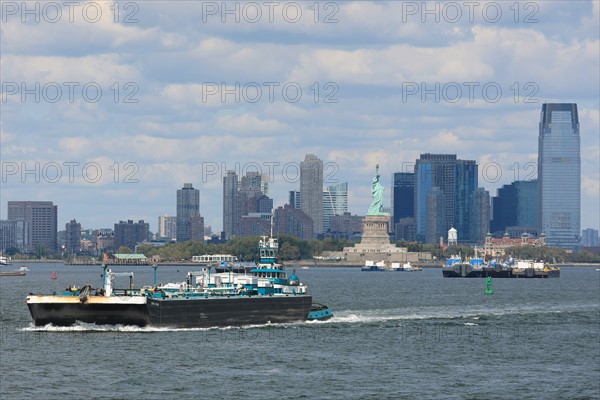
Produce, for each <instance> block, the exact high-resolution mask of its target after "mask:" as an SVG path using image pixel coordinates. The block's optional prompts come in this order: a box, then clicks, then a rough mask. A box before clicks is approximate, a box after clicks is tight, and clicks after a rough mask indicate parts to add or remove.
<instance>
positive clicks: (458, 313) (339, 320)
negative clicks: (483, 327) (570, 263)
mask: <svg viewBox="0 0 600 400" xmlns="http://www.w3.org/2000/svg"><path fill="white" fill-rule="evenodd" d="M597 311H598V307H597V306H595V305H590V306H586V305H582V306H572V307H569V306H564V305H560V306H556V307H552V306H548V307H542V306H539V305H538V306H530V307H513V308H502V309H489V308H470V309H469V308H466V309H465V308H461V309H448V308H444V309H437V308H424V309H412V310H411V309H386V310H378V309H375V310H360V311H353V310H336V311H335V314H334V316H333V318H331V319H329V320H327V321H319V322H318V323H319V324H381V323H386V322H394V321H398V322H401V321H407V322H408V321H423V320H432V321H437V322H440V321H443V320H461V319H466V320H468V321H478V320H486V319H490V320H491V319H496V318H499V317H502V316H505V315H511V316H514V315H517V316H518V315H521V316H526V315H535V314H560V313H569V312H597ZM471 323H473V324H474V322H466V324H471Z"/></svg>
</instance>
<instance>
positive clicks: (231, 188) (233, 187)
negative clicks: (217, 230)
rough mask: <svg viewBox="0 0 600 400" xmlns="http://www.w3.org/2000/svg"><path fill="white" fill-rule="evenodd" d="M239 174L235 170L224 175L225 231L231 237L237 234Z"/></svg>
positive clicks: (228, 237)
mask: <svg viewBox="0 0 600 400" xmlns="http://www.w3.org/2000/svg"><path fill="white" fill-rule="evenodd" d="M237 195H238V176H237V174H236V173H235V171H227V174H226V175H225V176H224V177H223V232H225V237H226V238H227V239H231V238H232V237H235V236H236V234H237V229H238V226H239V221H238V220H239V216H238V199H237V197H238V196H237Z"/></svg>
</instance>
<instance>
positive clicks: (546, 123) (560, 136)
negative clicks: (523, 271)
mask: <svg viewBox="0 0 600 400" xmlns="http://www.w3.org/2000/svg"><path fill="white" fill-rule="evenodd" d="M538 180H539V185H540V197H539V201H540V206H539V212H540V221H541V227H540V228H541V232H543V233H544V234H545V235H546V243H547V244H548V245H549V246H556V247H563V248H568V249H572V250H575V251H578V249H579V241H580V236H579V235H580V232H581V230H580V224H581V156H580V140H579V117H578V115H577V104H573V103H555V104H550V103H548V104H543V105H542V114H541V118H540V126H539V138H538Z"/></svg>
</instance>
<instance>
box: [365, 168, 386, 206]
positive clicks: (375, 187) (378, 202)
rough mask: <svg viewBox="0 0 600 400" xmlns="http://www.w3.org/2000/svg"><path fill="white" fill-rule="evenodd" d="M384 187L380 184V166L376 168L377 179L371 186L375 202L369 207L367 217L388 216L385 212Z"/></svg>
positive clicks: (375, 178)
mask: <svg viewBox="0 0 600 400" xmlns="http://www.w3.org/2000/svg"><path fill="white" fill-rule="evenodd" d="M383 190H384V188H383V186H382V185H381V183H379V164H377V166H376V167H375V177H374V178H373V183H372V184H371V194H372V195H373V201H372V202H371V205H370V206H369V211H367V215H386V214H385V213H384V212H383Z"/></svg>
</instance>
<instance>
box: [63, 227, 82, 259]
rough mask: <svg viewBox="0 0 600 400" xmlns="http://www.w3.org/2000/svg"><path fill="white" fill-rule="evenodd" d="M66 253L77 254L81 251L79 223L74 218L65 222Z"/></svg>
mask: <svg viewBox="0 0 600 400" xmlns="http://www.w3.org/2000/svg"><path fill="white" fill-rule="evenodd" d="M65 233H66V235H65V236H66V243H65V250H66V251H67V254H69V255H71V254H79V253H80V252H81V244H80V242H81V224H80V223H79V222H77V221H76V220H75V219H72V220H71V221H70V222H67V223H66V224H65Z"/></svg>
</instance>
